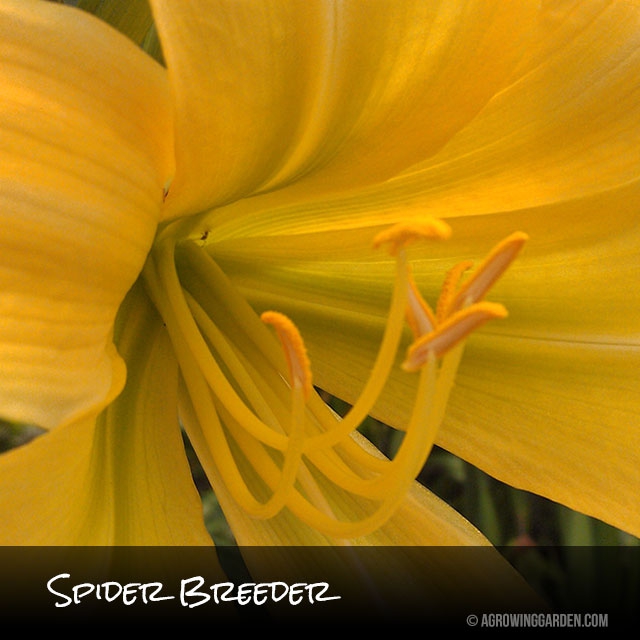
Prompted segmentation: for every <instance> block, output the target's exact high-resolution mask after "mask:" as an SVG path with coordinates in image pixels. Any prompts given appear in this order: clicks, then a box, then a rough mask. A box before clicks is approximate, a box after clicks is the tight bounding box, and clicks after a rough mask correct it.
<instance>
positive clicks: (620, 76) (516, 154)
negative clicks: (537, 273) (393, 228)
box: [209, 0, 640, 236]
mask: <svg viewBox="0 0 640 640" xmlns="http://www.w3.org/2000/svg"><path fill="white" fill-rule="evenodd" d="M504 4H505V3H500V6H501V7H503V6H504ZM542 4H543V7H544V8H543V10H542V12H541V14H540V16H539V20H538V22H537V23H536V28H535V29H534V32H535V35H532V36H531V39H530V40H528V41H527V45H528V46H527V48H526V53H525V55H524V56H523V59H522V61H521V63H520V66H519V67H518V70H517V72H514V75H513V77H512V78H511V79H510V83H509V85H508V86H506V87H504V88H503V89H502V90H501V91H500V92H497V93H496V95H495V96H493V97H492V98H491V99H490V100H489V101H488V102H487V104H486V105H485V107H484V108H483V109H482V111H480V112H479V113H478V114H476V115H475V117H472V118H470V119H469V121H468V122H466V123H465V124H464V126H462V127H461V128H460V129H459V130H457V132H456V134H455V135H453V136H452V137H451V138H450V140H449V141H448V143H447V144H445V145H444V146H443V147H442V148H441V149H439V150H437V152H436V153H430V154H427V153H425V154H424V156H423V157H422V158H421V161H420V162H417V163H416V164H414V165H413V166H412V167H410V168H409V169H407V170H406V171H405V172H404V173H402V174H400V175H397V176H395V177H394V178H393V179H392V180H388V181H384V182H379V183H377V184H373V185H371V186H367V187H365V188H361V189H357V190H355V191H354V192H353V195H351V196H341V197H337V196H336V197H335V198H334V199H332V200H331V201H328V200H327V201H321V202H318V199H317V198H314V194H313V192H312V190H309V192H308V193H307V192H306V191H305V188H306V187H305V184H306V183H305V182H304V181H302V182H301V183H300V186H297V185H292V186H291V187H289V188H287V189H285V190H282V191H276V192H274V193H267V194H264V195H262V196H258V197H254V198H251V199H249V200H244V201H240V202H237V203H234V204H233V205H230V206H228V207H225V208H223V209H218V210H216V211H215V212H213V213H212V214H211V218H210V220H209V224H210V228H211V229H212V230H213V229H215V234H216V235H217V236H226V235H234V236H236V235H237V236H240V235H243V236H246V235H262V234H274V233H278V232H282V233H294V232H297V233H304V232H317V231H318V230H335V229H337V228H339V227H341V228H345V229H349V228H355V227H359V226H368V225H371V224H376V223H379V224H392V223H394V222H396V221H398V220H402V219H404V218H406V217H407V216H409V215H413V210H412V208H413V209H419V208H422V213H423V214H424V213H426V214H431V215H434V216H437V217H443V218H447V217H451V216H454V217H457V216H463V215H465V216H466V215H478V214H486V213H495V212H500V211H514V210H517V209H519V208H530V207H532V206H540V205H545V204H552V203H553V202H562V201H567V200H570V199H574V198H584V197H587V196H589V195H590V194H594V193H596V192H599V191H607V190H611V189H615V188H618V187H621V186H624V185H625V184H627V183H630V182H633V181H634V180H636V179H637V178H638V162H637V157H636V156H637V154H636V153H635V150H636V149H637V147H638V144H640V127H639V126H638V123H640V99H638V97H639V96H638V92H639V91H640V85H639V83H638V81H637V78H638V76H639V75H640V35H639V34H640V29H639V28H638V26H639V23H640V8H639V7H638V5H637V4H636V3H630V2H608V1H607V0H602V1H600V0H594V1H592V2H580V1H579V0H578V1H577V2H574V1H567V2H559V3H556V2H553V1H551V2H545V3H542ZM515 5H517V3H509V6H515ZM452 82H453V80H452ZM461 82H462V84H463V85H464V86H465V87H466V86H468V85H469V84H472V80H469V79H463V80H461ZM411 143H412V141H411V140H409V141H407V139H406V138H402V137H394V136H393V135H389V137H388V138H387V139H386V141H385V144H384V146H385V148H386V149H387V150H390V149H392V148H395V147H398V146H400V147H403V146H405V145H407V144H409V145H410V144H411ZM355 164H357V162H356V163H355ZM345 172H346V173H347V174H348V173H349V170H346V169H345Z"/></svg>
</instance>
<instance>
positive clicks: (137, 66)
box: [0, 0, 172, 427]
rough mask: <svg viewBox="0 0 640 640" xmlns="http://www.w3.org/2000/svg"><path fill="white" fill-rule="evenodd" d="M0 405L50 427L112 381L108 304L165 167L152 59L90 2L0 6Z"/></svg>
mask: <svg viewBox="0 0 640 640" xmlns="http://www.w3.org/2000/svg"><path fill="white" fill-rule="evenodd" d="M0 65H1V67H2V71H1V73H0V86H1V90H0V130H1V132H2V138H1V142H0V185H1V187H0V251H1V253H2V263H1V268H0V315H1V316H2V320H1V321H0V381H1V384H0V412H1V413H2V415H3V416H4V417H5V418H7V419H9V420H13V421H18V422H26V423H35V424H38V425H41V426H44V427H52V426H55V425H57V424H59V423H61V422H63V421H65V420H66V421H72V420H75V419H78V418H79V417H80V416H81V415H82V414H83V413H84V412H86V411H90V410H91V409H92V407H94V405H97V404H99V403H100V402H101V401H102V400H103V399H104V397H105V396H106V394H107V393H108V392H109V390H110V389H112V388H116V387H121V386H122V383H123V381H124V367H123V366H122V364H121V363H120V361H119V357H118V355H117V354H116V352H115V349H114V348H113V345H112V336H111V333H112V327H113V322H114V318H115V315H116V311H117V309H118V307H119V305H120V303H121V302H122V300H123V298H124V296H125V293H126V292H127V290H128V289H129V288H130V287H131V285H132V284H133V282H134V280H135V279H136V277H137V275H138V273H139V272H140V270H141V268H142V265H143V263H144V260H145V257H146V254H147V252H148V250H149V247H150V244H151V242H152V239H153V236H154V233H155V229H156V226H157V222H158V219H159V211H160V207H161V204H162V191H163V184H164V182H165V181H166V179H167V177H168V175H169V172H170V170H171V166H170V165H171V157H172V156H171V153H172V139H171V124H170V122H171V120H170V116H171V113H170V103H169V100H168V88H167V83H166V77H165V74H164V71H163V70H162V69H161V67H160V66H159V65H158V64H157V63H155V62H153V61H152V60H151V59H150V58H148V56H146V55H145V54H144V53H142V52H141V51H140V50H139V49H138V48H137V47H136V46H135V45H134V44H133V43H132V42H131V41H129V40H128V39H127V38H125V37H124V36H122V35H119V34H118V33H117V32H115V31H114V30H112V29H110V28H109V27H107V26H106V25H104V24H103V23H101V22H100V21H98V20H97V19H95V18H93V17H92V16H89V15H88V14H86V13H84V12H81V11H78V10H76V9H71V8H69V7H64V6H60V5H55V4H54V3H48V2H35V1H29V0H28V1H12V0H8V1H7V2H3V3H2V6H1V7H0Z"/></svg>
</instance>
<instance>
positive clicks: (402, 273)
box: [144, 218, 527, 541]
mask: <svg viewBox="0 0 640 640" xmlns="http://www.w3.org/2000/svg"><path fill="white" fill-rule="evenodd" d="M167 231H168V230H167ZM450 234H451V230H450V228H449V226H448V225H447V224H446V223H445V222H443V221H442V220H439V219H435V218H425V219H422V220H419V221H415V220H412V221H411V222H408V223H400V224H397V225H394V226H393V227H391V228H389V229H387V230H385V231H383V232H381V233H379V234H378V235H376V236H375V237H374V238H373V249H372V250H381V249H382V248H386V249H387V251H388V252H389V253H390V255H391V256H393V258H394V259H395V284H394V289H393V294H392V297H391V303H390V308H389V313H388V317H387V322H386V326H385V331H384V334H383V337H382V340H381V343H380V346H379V350H378V353H377V356H376V359H375V362H374V364H373V366H372V369H371V371H370V374H369V377H368V379H367V381H366V382H365V384H364V386H363V389H362V391H361V393H360V396H359V397H358V399H357V400H356V402H355V403H354V404H353V406H352V407H351V408H350V409H349V411H348V412H347V413H346V415H345V416H344V417H343V418H340V417H339V416H337V415H336V414H335V413H334V412H333V411H332V409H331V408H330V407H329V406H328V405H327V404H326V403H325V402H324V401H323V400H322V398H321V396H320V395H319V394H318V393H317V392H316V390H315V389H314V386H313V380H312V364H311V363H310V362H309V359H308V356H307V352H306V349H305V345H304V340H303V337H302V336H301V335H300V333H299V331H298V329H297V327H296V326H295V324H294V323H293V322H292V320H291V319H290V318H288V317H286V316H285V315H283V314H281V313H280V312H278V311H277V310H273V311H267V312H265V313H263V314H262V315H261V316H260V317H259V316H258V315H257V314H256V313H255V311H254V310H253V309H252V308H251V307H250V306H249V304H248V303H247V301H246V300H245V299H244V298H243V297H242V296H241V295H240V293H239V292H238V291H237V290H236V288H235V287H234V285H233V284H232V283H231V282H230V281H229V279H228V278H227V277H226V275H225V274H224V273H223V271H222V270H221V269H220V268H219V266H218V265H217V263H216V262H215V260H214V258H213V257H212V256H211V255H210V254H209V253H208V252H207V251H206V250H205V249H204V248H203V247H202V242H198V241H197V240H193V239H182V240H180V239H178V240H176V234H175V233H168V232H165V233H163V234H161V235H160V236H159V237H158V239H157V241H156V243H155V245H154V249H153V250H152V253H151V255H150V258H149V260H148V261H147V264H146V266H145V270H144V278H145V282H146V285H147V288H148V290H149V293H150V295H151V297H152V299H153V300H154V303H155V304H156V306H157V309H158V311H159V312H160V315H161V316H162V318H163V321H164V323H165V324H166V327H167V330H168V332H169V335H170V337H171V340H172V342H173V345H174V348H175V352H176V355H177V357H178V361H179V364H180V370H181V375H182V381H183V384H182V388H181V391H180V394H181V419H182V423H183V425H184V427H185V430H186V431H187V434H188V435H189V437H190V438H191V440H192V443H193V444H194V448H195V449H196V453H197V454H198V456H199V458H200V460H201V462H202V464H203V468H204V469H205V472H206V473H207V475H208V477H209V480H210V482H211V484H212V486H213V488H214V490H217V489H222V488H223V489H224V491H225V493H226V494H227V495H228V496H229V497H230V498H231V499H232V500H233V502H234V503H235V505H236V506H238V507H240V508H241V509H242V510H243V511H244V512H245V514H246V515H248V516H250V517H253V518H258V519H269V518H275V517H279V516H280V515H281V514H282V513H283V512H284V511H286V510H288V511H289V512H290V513H292V514H293V515H294V516H295V517H296V518H297V519H299V520H300V521H302V522H303V523H305V524H306V525H307V526H308V527H311V528H312V529H314V530H316V531H317V532H318V533H319V534H321V535H323V536H326V537H328V538H330V539H333V540H338V541H340V540H342V541H348V540H350V539H355V538H359V537H361V536H365V535H367V534H369V533H372V532H373V531H375V530H377V529H379V528H381V527H383V526H384V524H385V523H386V522H387V521H388V519H389V518H390V517H391V516H392V515H393V513H394V511H395V510H396V509H397V508H398V506H399V505H400V504H401V503H402V501H403V500H404V498H405V496H406V495H407V492H408V491H409V489H410V487H411V484H412V483H413V481H414V480H415V478H416V477H417V476H418V474H419V473H420V471H421V469H422V467H423V466H424V464H425V462H426V460H427V457H428V456H429V453H430V451H431V449H432V447H433V444H434V442H435V440H436V437H437V434H438V429H439V428H440V425H441V423H442V420H443V417H444V414H445V410H446V405H447V401H448V398H449V394H450V391H451V388H452V386H453V383H454V379H455V376H456V372H457V369H458V364H459V362H460V359H461V357H462V352H463V348H464V344H465V341H466V339H467V338H468V336H469V335H470V334H471V333H472V332H473V331H474V330H475V329H477V328H478V327H480V326H481V325H483V324H484V323H485V322H487V321H489V320H492V319H497V318H504V317H506V315H507V312H506V309H505V308H504V307H503V306H502V305H500V304H495V303H492V302H487V301H485V300H484V296H485V294H486V293H487V292H488V290H489V289H490V288H491V287H492V286H493V284H494V283H495V282H496V281H497V279H498V278H499V277H500V276H501V275H502V274H503V273H504V272H505V270H506V269H507V268H508V267H509V265H510V264H511V263H512V262H513V260H514V259H515V258H516V256H517V255H518V253H519V251H520V249H521V248H522V246H523V244H524V243H525V242H526V240H527V236H526V235H525V234H524V233H520V232H517V233H514V234H512V235H510V236H509V237H507V238H506V239H504V240H503V241H502V242H500V243H499V244H498V245H497V246H496V247H495V248H494V249H493V250H492V251H491V252H490V253H489V255H488V256H487V258H486V259H485V260H484V261H483V262H482V264H481V265H480V266H479V267H478V268H477V269H476V270H475V271H473V272H472V273H471V275H470V276H469V277H467V278H466V279H464V280H463V277H464V274H465V273H466V272H467V271H468V270H469V269H470V267H471V263H468V262H463V263H460V264H458V265H456V266H455V267H454V268H453V269H452V270H451V271H450V272H449V273H448V274H447V275H446V277H445V280H444V284H443V287H442V291H441V294H440V297H439V299H438V303H437V306H436V309H435V311H434V310H432V309H431V307H430V306H429V305H428V304H427V303H426V302H425V300H424V299H423V297H422V296H421V294H420V292H419V290H418V287H417V286H416V283H415V282H414V280H413V277H412V275H411V270H410V265H409V263H408V261H407V257H406V248H407V246H408V245H409V244H410V243H413V242H417V241H428V240H432V239H440V240H446V239H447V238H448V237H449V236H450ZM407 324H408V326H409V328H410V330H411V332H412V334H413V341H412V343H411V344H410V346H409V347H408V349H407V351H406V356H405V359H404V362H403V363H402V369H404V370H405V372H406V375H416V376H418V381H417V388H416V395H415V402H414V405H413V408H412V411H411V414H410V418H409V420H408V423H407V424H406V425H405V434H404V437H403V439H402V442H401V444H400V446H399V448H398V450H397V452H396V453H395V455H394V456H393V457H392V459H387V458H385V457H384V456H382V455H381V454H380V453H379V452H378V451H377V450H375V449H374V448H373V447H371V446H369V445H368V443H367V442H366V441H364V439H363V438H362V436H361V435H360V434H359V433H358V431H357V430H358V428H359V426H360V425H361V423H362V422H363V421H364V420H365V419H366V418H367V416H368V415H369V414H370V413H371V411H372V409H373V406H374V404H375V402H376V400H377V399H378V397H379V396H380V394H381V393H382V391H383V389H384V387H385V384H386V382H387V380H388V378H389V376H390V375H391V373H392V371H393V368H394V366H395V361H396V354H397V353H398V350H399V349H400V345H401V340H402V337H403V333H404V330H405V327H406V325H407ZM354 514H357V515H358V517H356V518H354Z"/></svg>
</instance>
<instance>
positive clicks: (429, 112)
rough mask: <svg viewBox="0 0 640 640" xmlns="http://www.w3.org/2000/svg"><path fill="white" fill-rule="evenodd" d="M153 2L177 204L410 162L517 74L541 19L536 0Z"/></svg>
mask: <svg viewBox="0 0 640 640" xmlns="http://www.w3.org/2000/svg"><path fill="white" fill-rule="evenodd" d="M151 6H152V8H153V12H154V17H155V20H156V24H157V27H158V32H159V34H160V38H161V41H162V45H163V51H164V54H165V59H166V61H167V66H168V70H169V74H170V78H171V82H172V87H173V89H174V96H175V103H176V111H177V125H176V126H177V131H176V139H177V163H178V173H177V175H176V179H175V181H174V183H173V184H172V189H171V194H170V196H169V198H168V200H167V204H168V214H173V215H176V214H184V213H188V212H195V211H199V210H202V209H205V208H208V207H211V206H214V205H217V204H220V203H224V202H228V201H230V200H232V199H235V198H237V197H242V196H245V195H250V194H251V193H252V192H254V191H257V190H267V189H274V188H276V187H279V186H282V185H284V184H287V183H288V182H291V181H292V180H299V181H300V184H299V187H300V189H299V190H298V192H300V193H304V194H305V196H308V195H309V194H310V193H311V192H312V191H320V192H326V191H327V190H336V189H343V188H347V187H353V186H359V185H362V184H367V183H370V182H373V181H375V180H379V179H384V178H387V177H389V176H392V175H394V174H395V173H398V172H399V171H401V170H403V169H405V168H406V167H408V166H410V165H412V164H413V163H415V162H418V161H420V160H422V159H424V158H425V157H428V156H430V155H431V154H433V153H434V152H435V151H437V150H438V149H439V148H440V147H442V145H444V144H445V143H446V142H447V141H448V140H449V139H450V138H451V137H452V136H453V135H454V134H455V132H456V131H458V130H459V129H460V128H461V127H463V126H464V125H465V124H466V123H467V122H468V121H469V120H470V119H471V118H473V117H474V116H475V115H476V114H477V113H478V112H479V111H480V110H481V109H482V108H483V107H484V105H485V104H486V103H487V101H488V100H489V99H490V98H491V97H492V96H493V95H494V94H495V93H496V92H497V91H499V90H500V89H501V88H503V87H504V86H505V85H506V84H507V82H508V81H509V78H510V77H511V75H512V73H513V71H514V69H515V66H516V64H517V62H518V61H519V59H520V58H521V56H522V51H523V48H524V46H525V44H526V42H527V38H528V37H530V35H531V34H530V32H531V30H532V28H533V26H534V25H535V24H537V23H536V19H537V17H536V11H537V3H535V2H530V1H529V0H521V1H519V2H509V3H490V2H489V3H488V2H484V1H477V2H476V1H465V2H463V3H459V2H451V1H449V0H442V1H438V2H423V1H421V0H417V1H415V2H414V1H404V2H396V1H395V0H390V1H384V2H375V3H363V2H346V3H334V2H325V1H322V0H309V1H307V2H304V3H298V2H279V3H278V2H276V3H272V2H251V3H239V2H234V1H228V0H225V1H223V2H220V1H219V0H200V1H198V2H190V3H182V4H181V5H180V8H179V10H177V8H176V6H175V4H174V3H171V2H168V1H166V0H153V1H152V2H151ZM470 79H472V80H471V82H470V81H469V80H470ZM391 141H393V142H391ZM400 141H401V142H400Z"/></svg>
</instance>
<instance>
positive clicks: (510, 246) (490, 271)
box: [445, 231, 529, 315]
mask: <svg viewBox="0 0 640 640" xmlns="http://www.w3.org/2000/svg"><path fill="white" fill-rule="evenodd" d="M528 239H529V236H528V235H527V234H526V233H523V232H522V231H516V232H515V233H512V234H511V235H510V236H507V237H506V238H505V239H504V240H502V242H500V243H498V244H497V245H496V246H495V247H494V248H493V249H492V250H491V252H490V253H489V255H488V256H487V257H486V258H485V259H484V261H483V262H482V264H481V265H480V266H479V267H478V268H477V269H476V270H475V271H474V272H473V274H472V275H471V276H470V278H469V279H468V280H467V281H466V282H465V283H464V284H463V285H462V286H461V287H460V289H459V290H458V292H457V293H456V294H455V296H452V297H451V298H450V300H449V303H448V304H447V306H446V310H445V315H450V314H452V313H454V312H456V311H458V310H459V309H461V308H462V307H465V306H467V305H469V304H473V303H474V302H478V301H479V300H482V298H483V297H484V296H485V294H486V293H487V291H488V290H489V289H490V288H491V287H492V286H493V285H494V284H495V282H496V280H498V278H499V277H500V276H501V275H502V274H503V273H504V272H505V271H506V270H507V268H508V267H509V265H510V264H511V263H512V262H513V261H514V260H515V259H516V256H517V255H518V253H520V250H521V249H522V247H523V246H524V243H525V242H526V241H527V240H528Z"/></svg>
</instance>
